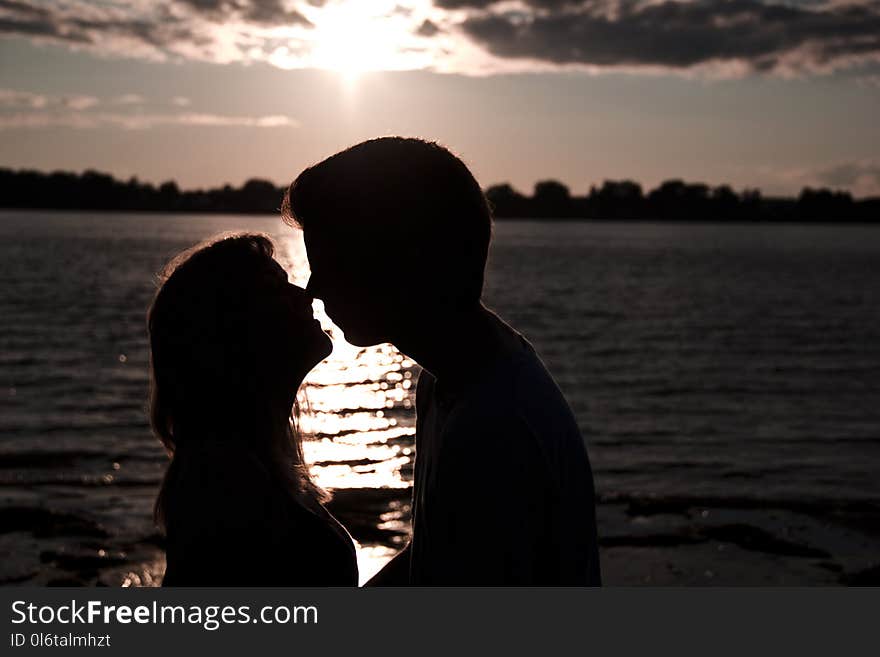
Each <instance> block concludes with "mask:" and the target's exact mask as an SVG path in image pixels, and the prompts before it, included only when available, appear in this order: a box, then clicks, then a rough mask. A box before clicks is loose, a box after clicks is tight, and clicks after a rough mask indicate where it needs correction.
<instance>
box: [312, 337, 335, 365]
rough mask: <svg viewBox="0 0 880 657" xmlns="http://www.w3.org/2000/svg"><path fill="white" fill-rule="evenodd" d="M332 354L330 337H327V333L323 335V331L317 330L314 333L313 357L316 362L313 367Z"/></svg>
mask: <svg viewBox="0 0 880 657" xmlns="http://www.w3.org/2000/svg"><path fill="white" fill-rule="evenodd" d="M332 353H333V340H331V339H330V336H329V335H327V333H325V332H324V330H323V329H321V328H318V330H317V331H316V332H315V356H316V358H317V360H316V361H315V365H317V364H318V363H320V362H321V361H322V360H324V359H325V358H327V357H328V356H329V355H330V354H332Z"/></svg>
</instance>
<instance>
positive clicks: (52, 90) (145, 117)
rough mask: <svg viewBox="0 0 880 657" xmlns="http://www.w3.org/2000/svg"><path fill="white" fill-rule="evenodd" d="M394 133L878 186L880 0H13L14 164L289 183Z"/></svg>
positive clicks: (781, 181) (485, 153)
mask: <svg viewBox="0 0 880 657" xmlns="http://www.w3.org/2000/svg"><path fill="white" fill-rule="evenodd" d="M383 134H404V135H417V136H423V137H426V138H431V139H436V140H438V141H440V142H442V143H444V144H445V145H447V146H449V147H450V148H452V149H453V150H455V151H456V152H458V153H459V154H460V155H461V156H462V157H463V158H464V159H465V161H466V162H467V163H468V164H469V165H471V167H472V168H473V170H474V171H475V173H476V174H477V177H478V178H479V180H480V181H481V182H482V183H483V184H484V185H485V186H488V185H490V184H493V183H498V182H505V181H507V182H511V183H512V184H514V186H516V187H518V188H519V189H521V190H522V191H530V190H531V188H532V186H533V184H534V183H535V182H536V181H537V180H541V179H546V178H555V179H558V180H561V181H563V182H565V183H566V184H568V185H569V186H570V187H571V188H572V191H573V192H575V193H583V192H585V191H587V190H588V189H589V187H590V185H593V184H598V183H601V182H602V180H604V179H620V178H630V179H634V180H637V181H639V182H641V183H642V184H643V185H645V186H648V187H650V186H653V185H656V184H657V183H658V182H660V181H661V180H664V179H667V178H672V177H681V178H685V179H687V180H692V181H696V180H699V181H705V182H708V183H711V184H720V183H730V184H732V185H733V186H734V187H736V188H738V189H740V188H743V187H759V188H761V189H762V190H764V191H765V193H771V194H776V193H794V192H796V191H797V190H799V189H800V188H801V187H802V186H804V185H825V186H834V187H841V188H847V189H850V190H852V191H853V192H854V193H855V194H856V195H858V196H865V195H872V194H880V1H878V0H862V1H855V0H799V1H797V2H795V1H790V2H779V1H776V2H770V1H768V0H718V1H715V2H705V1H701V0H684V1H672V0H581V1H577V0H571V1H569V0H546V1H538V0H516V1H507V0H504V1H500V2H495V1H493V0H433V2H432V1H431V0H398V1H396V2H395V1H391V2H386V1H384V0H376V1H368V0H325V1H319V0H311V1H299V0H289V1H288V0H156V1H147V0H91V1H87V0H58V1H39V0H0V166H8V167H14V168H20V167H27V168H36V169H40V170H55V169H65V170H74V171H82V170H83V169H86V168H94V169H99V170H102V171H107V172H110V173H112V174H114V175H116V176H118V177H123V178H128V177H129V176H138V177H139V178H140V179H142V180H147V181H151V182H161V181H164V180H167V179H175V180H177V181H178V183H179V184H180V185H181V186H183V187H184V188H190V187H194V186H217V185H220V184H223V183H226V182H229V183H232V184H240V183H242V182H243V181H244V180H245V179H247V178H250V177H263V178H268V179H270V180H273V181H275V182H276V183H279V184H281V183H286V182H289V181H290V180H291V179H292V178H293V177H295V175H296V174H297V173H298V172H299V171H300V170H301V169H302V168H303V167H304V166H306V165H308V164H310V163H313V162H315V161H317V160H319V159H321V158H323V157H325V156H327V155H330V154H332V153H333V152H335V151H337V150H339V149H341V148H344V147H345V146H347V145H350V144H352V143H355V142H358V141H361V140H363V139H367V138H370V137H374V136H378V135H383Z"/></svg>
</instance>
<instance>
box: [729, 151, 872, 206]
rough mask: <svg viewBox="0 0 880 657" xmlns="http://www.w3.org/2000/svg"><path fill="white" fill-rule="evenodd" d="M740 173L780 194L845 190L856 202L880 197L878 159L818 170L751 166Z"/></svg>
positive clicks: (827, 166)
mask: <svg viewBox="0 0 880 657" xmlns="http://www.w3.org/2000/svg"><path fill="white" fill-rule="evenodd" d="M741 173H742V174H743V175H749V176H751V177H754V176H755V175H757V176H759V177H760V178H761V179H762V180H764V181H765V184H764V187H765V188H767V189H776V190H779V192H780V193H788V192H790V191H791V190H800V189H803V188H804V187H812V188H831V189H841V190H846V191H849V192H850V193H851V194H852V195H853V196H854V197H856V198H865V197H869V196H880V161H878V160H876V159H861V160H844V161H838V162H835V163H832V164H829V165H819V166H794V167H783V168H780V167H777V166H752V167H749V168H748V169H747V170H743V171H742V172H741Z"/></svg>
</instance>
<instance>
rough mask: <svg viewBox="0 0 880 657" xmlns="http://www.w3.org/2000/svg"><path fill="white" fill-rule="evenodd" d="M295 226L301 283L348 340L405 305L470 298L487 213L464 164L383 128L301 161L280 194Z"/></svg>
mask: <svg viewBox="0 0 880 657" xmlns="http://www.w3.org/2000/svg"><path fill="white" fill-rule="evenodd" d="M283 216H284V218H285V221H287V222H288V223H291V224H293V225H297V226H300V227H301V228H302V229H303V233H304V236H305V242H306V249H307V251H308V256H309V264H310V266H311V269H312V276H311V278H310V279H309V285H308V290H309V292H310V293H311V294H312V295H313V296H315V297H317V298H319V299H322V300H323V302H324V307H325V309H326V311H327V314H328V315H330V318H331V319H333V321H334V322H335V323H336V324H337V325H338V326H339V327H340V328H341V329H342V330H343V331H344V332H345V335H346V339H347V340H348V341H349V342H352V343H353V344H356V345H360V346H366V345H370V344H376V343H379V342H386V341H391V340H393V338H394V332H395V329H396V328H397V327H400V326H402V325H404V323H405V322H406V320H407V318H409V317H411V316H412V315H413V314H419V315H424V314H425V313H426V312H427V313H429V314H431V313H447V312H455V311H458V310H462V309H468V308H470V307H475V306H477V305H478V304H479V301H480V296H481V294H482V290H483V273H484V270H485V266H486V256H487V253H488V248H489V239H490V236H491V230H492V228H491V226H492V220H491V215H490V212H489V208H488V205H487V203H486V199H485V197H484V196H483V192H482V190H481V189H480V186H479V184H478V183H477V181H476V180H475V179H474V177H473V175H472V174H471V172H470V171H469V170H468V168H467V167H466V166H465V165H464V163H463V162H462V161H461V160H460V159H458V158H457V157H456V156H455V155H453V154H452V153H450V152H449V151H448V150H447V149H445V148H443V147H442V146H439V145H438V144H436V143H433V142H427V141H423V140H421V139H408V138H403V137H383V138H380V139H372V140H370V141H366V142H363V143H361V144H358V145H356V146H352V147H351V148H349V149H346V150H344V151H342V152H340V153H337V154H336V155H333V156H332V157H329V158H327V159H326V160H324V161H323V162H320V163H319V164H316V165H314V166H312V167H309V168H308V169H306V170H305V171H303V172H302V173H301V174H300V175H299V177H298V178H297V179H296V180H294V181H293V183H292V184H291V185H290V188H289V189H288V190H287V194H286V195H285V198H284V206H283Z"/></svg>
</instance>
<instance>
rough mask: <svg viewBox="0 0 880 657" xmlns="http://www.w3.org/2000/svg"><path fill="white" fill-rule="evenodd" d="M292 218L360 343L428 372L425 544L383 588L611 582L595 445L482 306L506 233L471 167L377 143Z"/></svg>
mask: <svg viewBox="0 0 880 657" xmlns="http://www.w3.org/2000/svg"><path fill="white" fill-rule="evenodd" d="M283 214H284V217H285V220H286V221H288V223H291V224H294V225H298V226H300V227H301V228H302V229H303V233H304V238H305V244H306V250H307V252H308V257H309V263H310V265H311V270H312V274H311V278H310V279H309V283H308V291H309V292H310V293H311V294H312V295H313V296H315V297H317V298H319V299H322V300H323V302H324V308H325V310H326V311H327V314H328V315H329V316H330V318H331V319H332V320H333V321H334V323H336V325H337V326H339V328H340V329H341V330H342V331H343V332H344V333H345V338H346V340H348V342H350V343H352V344H354V345H358V346H369V345H374V344H379V343H383V342H390V343H392V344H394V345H395V346H396V347H397V348H398V349H399V350H400V351H401V352H403V353H404V354H406V355H407V356H409V357H410V358H412V359H413V360H414V361H416V362H417V363H418V364H419V365H421V366H422V368H423V370H422V373H421V375H420V377H419V382H418V386H417V390H416V466H415V483H414V492H413V506H412V513H413V535H412V540H411V542H410V544H409V545H408V546H407V547H406V548H405V549H404V550H403V551H402V552H401V553H399V554H398V555H397V556H396V557H395V558H394V559H393V560H392V561H391V562H390V563H389V564H388V565H387V566H386V567H385V568H384V569H383V570H382V571H381V572H380V573H379V574H378V575H377V576H376V577H375V578H374V579H373V580H371V582H370V583H371V584H377V585H382V584H385V585H403V584H412V585H508V584H510V585H598V584H599V583H600V576H599V561H598V553H597V544H596V522H595V501H594V492H593V479H592V473H591V470H590V464H589V461H588V458H587V452H586V449H585V446H584V442H583V439H582V438H581V435H580V432H579V430H578V427H577V424H576V423H575V420H574V417H573V415H572V413H571V410H570V408H569V407H568V404H567V403H566V401H565V399H564V398H563V396H562V393H561V392H560V391H559V388H558V387H557V386H556V384H555V383H554V381H553V379H552V377H551V376H550V374H549V373H548V372H547V370H546V368H545V367H544V364H543V363H542V362H541V360H540V359H539V358H538V356H537V354H536V353H535V351H534V349H533V348H532V346H531V345H530V344H529V343H528V342H527V341H526V340H525V338H523V336H522V335H520V334H519V333H517V332H516V331H515V330H514V329H513V328H511V327H510V326H509V325H508V324H506V323H505V322H504V321H502V320H501V319H500V318H499V317H498V316H497V315H496V314H495V313H493V312H492V311H491V310H489V309H488V308H486V307H485V306H484V305H483V304H482V302H481V295H482V290H483V275H484V270H485V266H486V258H487V253H488V247H489V240H490V236H491V230H492V228H491V226H492V220H491V214H490V211H489V208H488V205H487V203H486V199H485V197H484V196H483V192H482V190H481V189H480V186H479V185H478V183H477V181H476V180H475V179H474V177H473V175H472V174H471V173H470V171H469V170H468V169H467V167H466V166H465V165H464V163H463V162H462V161H461V160H459V159H458V158H457V157H456V156H455V155H453V154H452V153H450V152H449V151H448V150H446V149H445V148H443V147H441V146H439V145H437V144H435V143H431V142H427V141H422V140H419V139H408V138H401V137H387V138H381V139H374V140H370V141H367V142H364V143H361V144H358V145H357V146H353V147H351V148H349V149H347V150H345V151H342V152H341V153H337V154H336V155H334V156H332V157H330V158H328V159H326V160H324V161H323V162H321V163H319V164H317V165H315V166H313V167H310V168H308V169H306V170H305V171H303V172H302V174H300V176H299V177H298V178H297V179H296V180H295V181H294V182H293V183H292V184H291V186H290V188H289V189H288V191H287V194H286V195H285V199H284V208H283ZM524 283H525V282H524Z"/></svg>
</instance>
